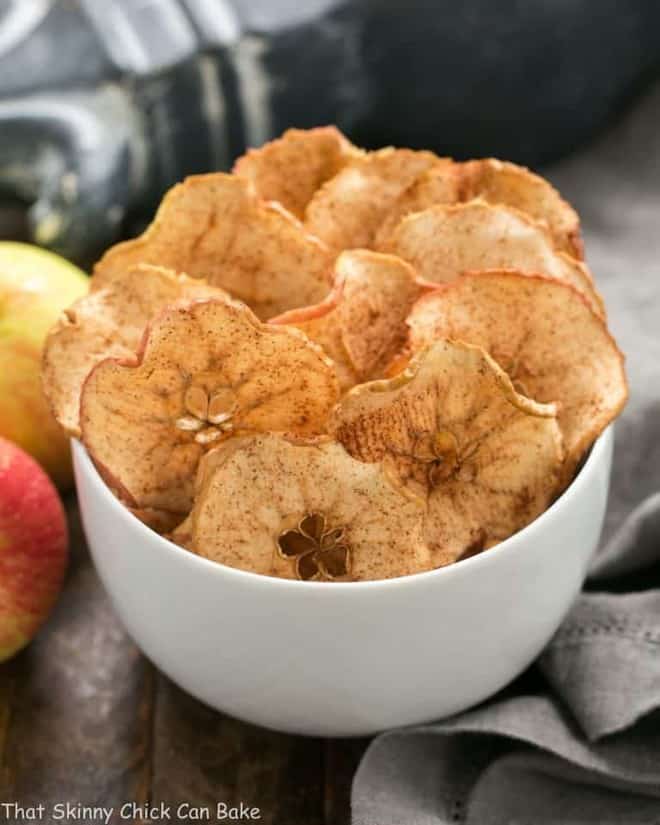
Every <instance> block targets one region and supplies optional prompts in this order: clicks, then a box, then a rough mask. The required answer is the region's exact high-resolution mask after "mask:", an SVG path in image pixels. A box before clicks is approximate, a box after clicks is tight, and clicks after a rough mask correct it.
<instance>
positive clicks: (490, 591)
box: [73, 428, 612, 736]
mask: <svg viewBox="0 0 660 825" xmlns="http://www.w3.org/2000/svg"><path fill="white" fill-rule="evenodd" d="M73 459H74V466H75V473H76V484H77V487H78V495H79V499H80V508H81V512H82V519H83V524H84V527H85V532H86V534H87V538H88V541H89V546H90V548H91V552H92V556H93V558H94V561H95V563H96V567H97V569H98V572H99V574H100V576H101V579H102V581H103V584H104V585H105V588H106V590H107V591H108V593H109V594H110V597H111V599H112V601H113V603H114V606H115V608H116V610H117V613H118V614H119V616H120V617H121V619H122V621H123V623H124V625H125V626H126V628H127V630H128V632H129V633H130V635H131V636H132V637H133V639H134V640H135V641H136V642H137V644H138V645H139V646H140V647H141V648H142V650H143V651H144V652H145V653H146V655H147V656H148V657H149V658H150V659H151V660H152V661H153V662H154V663H155V664H156V665H157V666H158V667H159V668H161V669H162V670H163V671H164V672H165V673H166V674H167V675H168V676H169V677H170V678H171V679H173V680H174V681H175V682H176V683H177V684H179V685H180V686H181V687H182V688H184V689H185V690H187V691H189V692H190V693H192V694H193V695H194V696H196V697H198V698H199V699H201V700H202V701H204V702H206V703H207V704H209V705H211V706H212V707H214V708H217V709H218V710H221V711H224V712H226V713H229V714H231V715H232V716H237V717H239V718H241V719H245V720H247V721H250V722H254V723H256V724H259V725H264V726H266V727H269V728H275V729H278V730H282V731H287V732H290V733H304V734H313V735H321V736H351V735H363V734H371V733H374V732H376V731H380V730H383V729H386V728H392V727H397V726H399V725H408V724H412V723H418V722H425V721H428V720H432V719H439V718H441V717H444V716H447V715H449V714H452V713H456V712H457V711H460V710H463V709H465V708H467V707H469V706H470V705H473V704H475V703H476V702H479V701H481V700H482V699H485V698H486V697H488V696H489V695H491V694H492V693H494V692H495V691H497V690H498V689H499V688H501V687H503V686H504V685H505V684H506V683H507V682H509V681H510V680H511V679H513V678H514V677H515V676H516V675H518V674H519V673H520V672H521V671H522V670H523V669H524V668H525V667H527V665H528V664H529V663H530V662H531V661H532V660H533V659H534V658H535V657H536V656H537V654H538V653H539V652H540V651H541V649H542V648H543V646H544V645H545V644H546V642H547V641H548V640H549V639H550V637H551V636H552V634H553V633H554V632H555V630H556V629H557V627H558V625H559V623H560V622H561V620H562V618H563V617H564V616H565V614H566V612H567V611H568V609H569V607H570V606H571V603H572V602H573V600H574V598H575V596H576V595H577V593H578V591H579V590H580V587H581V585H582V582H583V580H584V577H585V574H586V570H587V564H588V562H589V559H590V558H591V555H592V553H593V551H594V549H595V547H596V544H597V541H598V537H599V535H600V531H601V526H602V521H603V515H604V511H605V504H606V499H607V489H608V481H609V475H610V467H611V462H612V431H611V428H610V429H609V430H607V431H606V432H605V433H604V434H603V435H602V436H601V438H600V439H599V440H598V441H597V442H596V444H595V445H594V447H593V449H592V451H591V454H590V455H589V458H588V459H587V461H586V463H585V464H584V466H583V468H582V470H581V471H580V473H579V474H578V476H577V477H576V479H575V481H574V482H573V483H572V484H571V486H570V487H569V488H568V490H567V491H566V492H565V493H564V494H563V495H562V496H561V497H560V498H559V499H558V500H557V501H556V502H555V503H554V504H553V505H552V507H550V509H549V510H547V511H546V512H545V513H544V514H543V515H542V516H540V517H539V518H538V519H536V521H534V522H533V523H532V524H530V525H529V526H528V527H526V528H525V529H524V530H522V531H520V532H519V533H517V534H516V535H514V536H512V537H511V538H509V539H507V540H506V541H504V542H502V543H501V544H500V545H498V546H497V547H494V548H493V549H491V550H488V551H487V552H485V553H482V554H481V555H479V556H475V557H473V558H470V559H466V560H465V561H462V562H459V563H458V564H455V565H453V566H451V567H446V568H441V569H439V570H434V571H432V572H429V573H420V574H417V575H414V576H407V577H404V578H399V579H390V580H388V581H377V582H356V583H344V584H321V583H318V582H299V581H287V580H283V579H275V578H269V577H266V576H260V575H257V574H254V573H246V572H244V571H241V570H234V569H232V568H230V567H225V566H224V565H221V564H217V563H215V562H212V561H208V560H207V559H203V558H200V557H198V556H195V555H193V554H192V553H188V552H187V551H185V550H182V549H181V548H180V547H177V546H176V545H175V544H172V543H171V542H169V541H167V540H166V539H163V538H161V537H160V536H159V535H157V534H156V533H154V532H152V531H151V530H149V529H148V528H147V527H145V526H144V525H143V524H142V523H141V522H140V521H138V520H137V519H136V518H135V517H134V516H133V515H132V514H131V513H130V512H129V511H128V510H126V509H125V508H124V507H123V506H122V505H121V504H120V503H119V501H117V499H116V498H115V497H114V496H113V495H112V493H111V492H110V491H109V490H108V488H107V487H106V485H105V483H104V482H103V481H102V479H101V478H100V476H99V475H98V473H97V472H96V469H95V468H94V465H93V464H92V462H91V461H90V459H89V457H88V456H87V453H86V452H85V449H84V447H82V446H81V445H80V444H79V443H74V444H73Z"/></svg>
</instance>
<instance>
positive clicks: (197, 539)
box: [172, 433, 432, 581]
mask: <svg viewBox="0 0 660 825" xmlns="http://www.w3.org/2000/svg"><path fill="white" fill-rule="evenodd" d="M424 509H425V508H424V503H423V501H422V499H420V498H419V497H417V496H416V495H414V494H412V493H411V492H409V491H408V490H407V489H406V488H405V487H403V486H402V485H401V484H399V483H398V482H397V481H396V479H395V478H394V477H392V476H390V475H389V474H388V473H387V472H386V471H385V470H384V469H383V467H381V466H380V465H379V464H365V463H363V462H361V461H356V460H355V459H354V458H351V457H350V456H349V455H348V453H347V452H346V451H345V450H344V449H343V447H341V446H340V445H339V444H337V443H336V442H334V441H331V440H330V439H327V438H326V439H318V440H316V441H312V442H307V443H304V442H297V443H296V442H293V441H291V440H289V439H287V438H286V437H283V436H281V435H277V434H272V433H271V434H262V435H253V436H248V437H242V438H234V439H231V440H230V441H228V442H226V443H225V444H223V445H221V446H220V447H218V448H217V449H215V450H212V451H211V452H210V453H208V454H207V456H206V457H205V458H204V460H203V461H202V462H201V464H200V470H199V476H198V482H197V491H196V495H195V505H194V508H193V510H192V512H191V514H190V516H189V518H188V519H187V520H186V521H185V522H184V524H183V525H181V527H180V528H178V529H177V530H176V531H175V532H174V534H173V536H172V538H173V539H174V540H175V541H179V542H180V543H182V544H184V546H186V547H188V548H189V549H190V550H192V551H193V552H195V553H198V554H199V555H202V556H205V557H206V558H209V559H213V560H214V561H218V562H222V563H223V564H228V565H230V566H231V567H238V568H239V569H242V570H250V571H252V572H254V573H262V574H265V575H268V576H280V577H282V578H288V579H302V580H303V581H360V580H365V579H387V578H392V577H394V576H404V575H407V574H410V573H418V572H421V571H423V570H429V569H430V568H431V566H432V563H431V554H430V551H429V547H428V545H427V544H426V542H425V540H424V535H423V518H424Z"/></svg>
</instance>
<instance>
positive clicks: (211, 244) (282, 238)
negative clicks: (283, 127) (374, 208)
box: [94, 173, 332, 318]
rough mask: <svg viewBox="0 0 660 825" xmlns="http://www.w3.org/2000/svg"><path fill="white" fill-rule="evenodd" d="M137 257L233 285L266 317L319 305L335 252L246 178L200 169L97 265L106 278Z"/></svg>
mask: <svg viewBox="0 0 660 825" xmlns="http://www.w3.org/2000/svg"><path fill="white" fill-rule="evenodd" d="M138 263H148V264H158V265H160V266H166V267H169V268H170V269H175V270H177V271H182V272H186V273H187V274H188V275H189V276H191V277H193V278H205V279H206V280H207V281H208V283H210V284H212V285H214V286H220V287H222V288H223V289H226V290H227V291H228V292H230V293H231V294H232V295H233V296H234V297H236V298H239V299H240V300H242V301H245V303H246V304H248V306H250V307H251V308H252V309H253V310H254V311H255V312H256V314H257V315H258V316H259V317H260V318H270V317H271V316H273V315H278V314H279V313H281V312H286V310H288V309H293V308H294V307H298V306H305V305H307V304H313V303H316V302H318V301H320V300H322V299H323V297H324V296H325V295H327V293H328V292H329V291H330V286H331V285H330V282H329V273H330V269H331V266H332V256H331V255H330V253H329V251H328V250H327V248H326V247H325V246H324V244H323V243H321V242H320V241H319V240H318V239H317V238H313V237H311V236H310V235H309V234H308V233H307V232H305V230H304V229H303V228H302V226H301V225H300V224H299V223H298V221H297V220H296V219H295V218H294V217H293V216H292V215H290V214H289V213H288V212H286V211H285V210H284V209H283V208H282V207H280V206H278V205H276V204H264V203H262V202H261V201H259V200H258V199H257V198H256V197H255V196H254V195H253V194H251V193H250V191H249V184H248V182H247V181H245V180H242V179H241V178H237V177H235V176H233V175H225V174H221V173H217V174H210V175H196V176H193V177H190V178H186V180H185V181H184V182H183V183H180V184H178V185H177V186H175V187H173V188H172V189H170V191H169V192H168V193H167V195H166V196H165V198H164V199H163V202H162V203H161V206H160V208H159V210H158V212H157V214H156V217H155V219H154V221H153V223H152V224H151V226H149V227H148V228H147V230H146V231H145V232H144V233H143V234H142V235H141V236H140V237H139V238H135V239H134V240H131V241H124V242H123V243H119V244H117V245H115V246H113V247H112V248H111V249H109V250H108V252H106V254H105V255H104V256H103V257H102V258H101V260H100V261H99V263H98V264H97V265H96V267H95V270H94V277H95V278H96V279H98V280H99V281H101V282H103V280H104V279H105V278H107V277H108V276H111V275H112V274H113V273H116V272H117V271H125V270H126V269H128V268H130V267H132V266H134V265H135V264H138Z"/></svg>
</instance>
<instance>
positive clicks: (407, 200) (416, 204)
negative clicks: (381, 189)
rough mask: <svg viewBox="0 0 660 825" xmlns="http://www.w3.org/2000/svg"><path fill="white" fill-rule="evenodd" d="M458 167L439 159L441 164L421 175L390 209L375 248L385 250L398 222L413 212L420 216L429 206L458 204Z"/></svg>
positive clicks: (455, 164)
mask: <svg viewBox="0 0 660 825" xmlns="http://www.w3.org/2000/svg"><path fill="white" fill-rule="evenodd" d="M460 168H461V164H460V163H455V162H454V161H452V160H450V159H449V158H442V162H441V163H437V164H436V165H435V166H432V167H431V168H430V169H429V170H428V171H426V172H424V173H423V174H421V175H420V176H419V177H418V178H417V179H416V180H415V181H414V182H413V183H412V184H411V185H410V186H409V187H408V188H407V189H406V190H405V192H402V193H401V195H400V196H399V197H398V198H397V200H396V201H395V202H394V204H393V205H392V207H391V209H390V210H389V211H388V213H387V215H386V216H385V219H384V220H383V222H382V223H381V225H380V227H379V228H378V232H377V233H376V240H375V243H374V246H375V248H376V249H386V248H387V244H388V241H389V239H390V237H391V235H392V233H393V232H394V230H395V229H396V227H397V226H398V225H399V222H400V221H401V220H402V219H403V218H405V217H406V215H410V214H412V213H413V212H421V211H422V210H423V209H428V208H429V206H437V205H438V204H442V203H457V202H458V201H460V199H461V176H460Z"/></svg>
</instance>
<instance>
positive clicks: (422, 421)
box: [331, 341, 563, 566]
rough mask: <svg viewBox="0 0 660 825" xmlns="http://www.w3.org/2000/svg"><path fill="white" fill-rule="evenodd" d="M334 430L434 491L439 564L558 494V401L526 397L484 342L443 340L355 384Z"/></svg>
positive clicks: (504, 532) (531, 514) (432, 524)
mask: <svg viewBox="0 0 660 825" xmlns="http://www.w3.org/2000/svg"><path fill="white" fill-rule="evenodd" d="M331 428H332V430H333V431H334V434H335V437H336V438H337V439H338V440H339V441H340V442H341V443H342V444H343V445H344V446H345V447H346V449H347V450H348V452H349V453H350V454H351V455H353V456H354V457H355V458H358V459H359V460H361V461H368V462H385V463H386V464H387V465H390V466H392V467H393V468H394V469H395V471H396V473H397V474H398V476H399V478H400V479H401V480H402V481H403V482H404V483H405V484H406V485H407V486H409V487H410V488H411V489H413V490H415V491H419V492H421V493H422V494H424V495H425V496H427V501H428V514H427V524H426V537H427V539H428V541H429V543H430V545H431V548H432V551H433V561H434V566H441V565H445V564H449V563H451V562H453V561H456V560H457V559H458V558H459V557H461V556H463V555H464V554H470V553H474V552H475V550H476V549H480V548H484V547H489V546H491V545H493V544H495V543H497V542H499V541H502V540H503V539H505V538H507V537H508V536H510V535H511V534H512V533H514V532H516V531H517V530H520V529H521V528H522V527H524V526H525V525H526V524H528V523H529V522H530V521H532V520H533V519H534V518H536V516H538V515H539V513H541V512H543V510H544V509H545V508H546V507H547V506H548V505H549V504H550V502H551V501H552V499H553V496H554V495H555V493H556V491H557V487H558V483H559V470H560V467H561V463H562V458H563V451H562V446H561V434H560V431H559V427H558V425H557V420H556V408H555V406H554V405H553V404H539V403H537V402H535V401H531V400H530V399H528V398H525V397H524V396H522V395H519V394H518V393H517V392H516V391H515V390H514V388H513V385H512V384H511V381H510V380H509V378H508V377H507V375H506V374H505V373H504V372H503V371H502V370H501V369H500V368H499V367H498V366H497V364H496V363H495V362H494V361H493V360H492V358H490V356H489V355H488V354H487V353H486V352H484V351H483V350H482V349H481V348H479V347H473V346H469V345H468V344H463V343H457V342H449V341H437V342H436V343H435V344H433V345H432V346H431V347H430V348H427V349H425V350H423V351H422V352H420V353H418V354H417V356H416V357H415V358H414V359H413V361H412V362H411V363H410V364H409V366H408V367H407V369H406V370H405V371H404V372H403V373H402V374H401V375H399V376H397V377H396V378H393V379H391V380H389V381H373V382H371V383H369V384H362V385H361V386H359V387H355V388H354V389H352V390H351V391H350V392H349V393H348V394H347V395H346V396H345V397H344V399H343V400H342V401H341V403H340V404H339V406H338V407H337V408H336V410H335V412H334V413H333V418H332V422H331Z"/></svg>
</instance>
